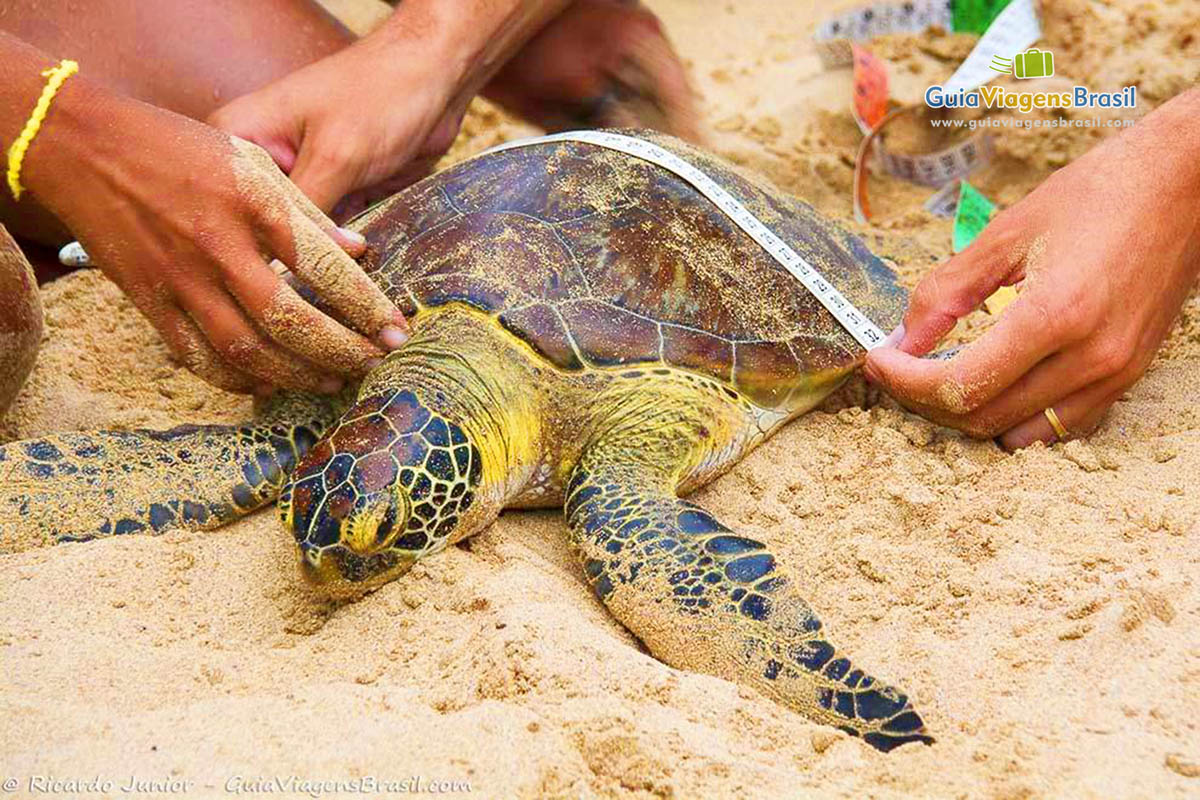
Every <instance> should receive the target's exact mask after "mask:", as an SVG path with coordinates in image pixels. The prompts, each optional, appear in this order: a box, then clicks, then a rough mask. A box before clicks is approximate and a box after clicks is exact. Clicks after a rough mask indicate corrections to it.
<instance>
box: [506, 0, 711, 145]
mask: <svg viewBox="0 0 1200 800" xmlns="http://www.w3.org/2000/svg"><path fill="white" fill-rule="evenodd" d="M484 94H485V95H486V96H487V97H488V98H490V99H492V100H494V101H496V102H498V103H500V104H501V105H503V106H504V107H505V108H507V109H509V110H510V111H512V112H513V113H515V114H519V115H520V116H522V117H524V118H525V119H528V120H530V121H531V122H534V123H536V124H538V125H541V126H542V127H544V128H546V129H547V130H552V131H553V130H567V129H571V128H587V127H609V128H611V127H636V128H647V127H648V128H655V129H656V130H661V131H664V132H666V133H671V134H674V135H675V136H679V137H681V138H684V139H691V140H695V139H696V138H697V137H698V135H699V134H698V123H697V116H698V115H697V112H696V102H695V95H694V94H693V92H692V89H691V87H690V85H689V84H688V79H687V71H686V70H685V69H684V66H683V64H682V63H681V62H680V60H679V56H678V55H677V54H676V53H675V50H674V48H673V47H672V46H671V43H670V41H668V39H667V36H666V33H665V32H664V31H663V28H662V24H661V23H660V22H659V20H658V18H657V17H656V16H655V15H654V14H653V12H651V11H650V10H649V9H647V8H645V7H644V6H642V5H641V4H640V3H638V2H636V0H634V1H633V2H630V1H629V0H574V2H573V3H571V5H570V6H568V7H567V9H566V10H565V11H563V12H562V13H561V14H560V15H559V16H557V17H555V18H554V19H553V20H552V21H551V22H550V23H549V24H548V25H546V27H545V28H544V29H543V30H542V31H541V32H539V33H538V34H537V36H535V37H534V38H533V39H531V40H530V41H529V42H528V43H527V44H526V45H525V46H524V47H523V48H522V49H521V51H520V52H519V53H517V54H516V55H515V56H513V58H512V59H511V60H510V61H509V62H508V63H507V64H505V65H504V68H503V69H501V70H500V72H498V73H497V74H496V77H495V78H493V79H492V81H491V83H489V84H488V86H487V88H486V89H485V90H484Z"/></svg>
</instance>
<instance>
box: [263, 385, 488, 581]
mask: <svg viewBox="0 0 1200 800" xmlns="http://www.w3.org/2000/svg"><path fill="white" fill-rule="evenodd" d="M480 475H481V465H480V456H479V451H478V449H477V448H476V447H475V446H474V445H473V444H472V443H471V442H470V441H469V440H468V438H467V435H466V433H465V432H464V431H463V430H462V428H460V427H459V426H458V425H456V424H454V423H453V422H451V421H450V420H447V419H446V418H445V417H443V416H441V415H439V414H437V413H436V412H434V411H432V410H431V409H429V408H428V407H426V406H425V405H424V404H423V403H422V402H421V401H420V400H419V399H418V397H417V396H416V394H414V393H413V392H412V391H410V390H407V389H405V390H400V391H396V392H394V393H392V394H387V395H384V394H372V395H370V396H367V397H364V398H360V399H359V400H358V402H357V403H356V404H355V405H354V406H352V407H351V408H350V410H349V411H347V412H346V414H345V415H344V416H343V417H342V419H341V421H340V422H339V423H338V424H337V425H335V426H334V427H333V428H332V429H330V431H329V432H328V433H326V434H325V436H324V437H323V438H322V439H321V440H320V441H318V442H317V444H316V445H315V446H313V447H312V449H310V450H309V451H308V453H307V454H306V455H305V456H304V458H303V459H302V460H301V461H300V463H299V464H298V465H297V467H296V470H295V472H293V473H292V477H291V480H290V481H289V483H288V485H287V486H285V487H284V489H283V492H282V494H281V495H280V500H279V510H280V515H281V516H282V518H283V522H284V525H286V526H287V527H288V528H289V529H290V530H291V531H292V534H293V535H294V536H295V538H296V543H297V545H299V548H300V565H301V568H302V570H303V572H304V574H305V576H306V577H307V578H308V579H309V580H311V581H312V582H314V583H318V584H321V585H323V586H326V587H328V588H329V589H331V590H333V591H335V592H336V591H339V590H349V591H356V590H362V589H368V588H372V587H374V586H378V585H379V584H382V583H385V582H387V581H389V580H391V579H393V578H396V577H398V576H399V575H401V574H403V573H404V572H405V571H407V570H408V568H409V566H411V564H412V563H413V561H415V560H416V559H417V558H418V557H420V556H422V555H424V554H425V553H428V552H431V551H434V550H437V549H440V547H442V546H443V545H444V544H446V543H447V541H449V540H452V539H451V536H452V534H453V533H454V531H455V529H456V528H457V527H458V523H459V520H460V519H461V518H462V516H463V514H464V512H466V511H467V510H468V509H469V508H470V507H471V505H472V503H473V501H474V497H475V489H476V488H477V486H478V484H479V479H480Z"/></svg>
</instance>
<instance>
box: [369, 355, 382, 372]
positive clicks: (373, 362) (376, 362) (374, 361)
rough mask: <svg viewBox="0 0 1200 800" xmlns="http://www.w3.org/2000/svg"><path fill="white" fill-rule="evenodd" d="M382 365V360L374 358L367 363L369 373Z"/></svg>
mask: <svg viewBox="0 0 1200 800" xmlns="http://www.w3.org/2000/svg"><path fill="white" fill-rule="evenodd" d="M382 363H383V359H382V358H372V359H371V360H370V361H368V362H367V371H368V372H369V371H371V370H373V369H375V368H376V367H378V366H379V365H380V364H382Z"/></svg>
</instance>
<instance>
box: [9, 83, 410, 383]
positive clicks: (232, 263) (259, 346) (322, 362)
mask: <svg viewBox="0 0 1200 800" xmlns="http://www.w3.org/2000/svg"><path fill="white" fill-rule="evenodd" d="M97 109H99V111H97ZM36 144H37V147H38V148H39V150H36V151H34V152H33V153H32V154H31V158H30V159H29V163H28V164H27V167H26V176H27V184H28V186H29V188H30V189H31V190H32V191H33V193H34V195H35V196H36V197H37V200H38V201H39V202H40V203H42V204H43V205H44V206H46V207H47V208H48V209H49V210H50V211H52V212H53V213H54V214H55V215H56V216H58V217H59V219H61V220H62V221H63V222H64V223H65V224H66V225H67V226H68V227H69V228H70V229H71V231H72V233H73V234H74V235H75V236H76V237H77V238H78V239H79V240H80V242H81V243H82V244H83V245H84V247H85V248H87V250H88V253H89V254H90V255H91V256H92V259H93V261H94V262H95V263H96V264H97V265H98V266H99V267H100V268H101V270H103V272H104V273H105V274H106V275H108V276H109V277H110V278H111V279H112V280H113V281H114V282H115V283H117V285H119V286H120V287H121V288H122V289H123V290H124V291H125V292H126V294H128V295H129V297H130V298H131V299H132V300H133V302H134V303H135V304H136V305H137V307H138V308H139V309H140V310H141V311H142V313H144V314H145V315H146V316H147V317H148V318H149V320H150V321H151V323H153V324H154V326H155V327H156V328H157V329H158V331H159V332H160V333H161V334H162V336H163V338H164V340H165V341H166V343H167V344H168V346H169V347H170V349H171V350H172V352H173V353H174V354H175V356H176V357H178V358H179V359H180V360H181V361H182V362H183V363H184V364H185V365H186V366H188V367H189V368H191V369H192V370H193V371H195V372H196V373H197V374H198V375H200V376H201V377H203V378H205V379H206V380H208V381H210V382H211V383H213V384H215V385H217V386H220V387H222V388H225V389H229V390H232V391H250V390H257V391H267V390H269V388H270V387H286V388H294V389H304V390H309V391H321V392H334V391H337V390H338V389H340V387H341V385H342V377H343V376H347V375H360V374H362V373H363V372H364V371H366V370H367V369H368V368H369V366H370V365H371V364H372V363H373V362H374V361H375V360H376V359H379V358H382V356H383V355H384V351H383V349H381V347H382V348H387V349H391V348H392V347H396V346H399V344H401V343H402V342H403V340H404V338H405V337H406V331H407V323H406V322H405V320H404V317H403V316H402V315H401V314H400V312H399V311H398V310H397V309H396V308H395V306H394V305H393V304H392V303H391V302H390V301H388V299H387V297H386V296H384V294H383V293H382V291H381V290H380V289H379V288H378V287H377V286H376V285H375V284H374V282H372V281H371V279H370V278H369V277H368V276H367V275H366V274H365V273H364V272H363V270H362V269H361V268H360V267H359V266H358V265H357V264H356V263H355V262H354V260H353V259H352V258H351V256H350V255H348V253H349V254H361V252H362V249H363V243H362V240H361V237H356V236H355V235H354V234H352V233H351V232H349V231H344V230H341V229H338V228H337V227H336V226H334V224H333V223H332V222H331V221H330V220H329V219H327V218H326V217H325V216H324V215H323V214H321V212H320V211H319V210H318V209H317V208H316V207H315V206H313V205H312V204H311V203H310V202H309V201H308V200H307V199H306V198H305V197H304V196H303V194H301V193H300V192H299V190H297V189H296V187H295V186H294V185H292V183H291V182H290V181H288V179H287V178H286V177H285V176H284V175H283V174H282V173H280V172H279V170H278V169H276V168H275V165H274V164H273V163H272V161H271V159H270V157H269V156H268V155H267V154H266V153H264V152H263V151H262V150H260V149H258V148H257V147H254V146H253V145H250V144H248V143H246V142H241V141H238V140H234V139H231V138H230V137H229V136H228V135H226V134H223V133H221V132H219V131H216V130H214V129H212V128H209V127H208V126H206V125H203V124H200V123H197V122H193V121H191V120H188V119H186V118H185V117H181V116H178V115H176V114H172V113H170V112H167V111H163V110H161V109H158V108H154V107H152V106H149V105H145V104H143V103H139V102H136V101H133V100H129V99H126V98H121V97H118V96H115V95H112V94H109V93H107V92H106V91H104V90H102V89H99V88H98V87H96V86H94V85H91V84H88V83H87V82H86V81H84V80H82V78H81V79H77V81H75V82H73V85H71V84H69V85H68V86H67V87H66V89H65V90H64V92H63V96H62V97H60V98H59V99H58V101H57V102H56V104H55V119H54V124H52V125H48V126H46V129H45V130H44V131H43V133H42V134H41V135H40V136H39V141H38V142H37V143H36ZM51 153H53V154H55V156H56V157H54V158H51V157H49V156H50V154H51ZM81 187H86V188H81ZM273 260H278V262H281V263H282V264H284V265H287V266H288V267H289V268H290V269H291V272H292V273H293V274H294V276H295V277H297V278H299V279H300V280H301V281H302V282H303V283H304V284H305V285H306V286H307V287H308V288H309V289H311V290H312V291H313V292H314V293H315V295H316V296H317V297H318V298H319V299H320V300H321V301H323V303H324V304H325V305H327V306H328V307H329V308H330V309H331V310H332V312H333V313H336V314H338V315H339V317H340V318H341V319H343V320H345V322H346V323H347V324H348V325H350V326H353V329H351V328H350V327H347V326H346V325H345V324H343V323H342V322H341V321H339V320H336V319H334V318H333V317H330V316H327V315H326V314H325V313H323V312H322V311H319V310H318V309H317V308H315V307H313V306H312V305H310V304H308V303H307V302H305V301H304V300H303V299H301V297H300V296H299V295H298V294H297V293H296V292H295V291H294V290H293V289H292V288H291V287H290V286H289V285H288V284H287V283H286V282H285V280H284V279H283V278H282V277H281V275H280V274H279V272H278V271H277V270H276V269H273V268H272V265H271V262H272V261H273ZM280 271H281V270H280ZM356 331H357V332H356ZM367 337H371V338H373V339H374V340H375V342H376V343H372V341H370V339H368V338H367ZM377 345H378V346H377Z"/></svg>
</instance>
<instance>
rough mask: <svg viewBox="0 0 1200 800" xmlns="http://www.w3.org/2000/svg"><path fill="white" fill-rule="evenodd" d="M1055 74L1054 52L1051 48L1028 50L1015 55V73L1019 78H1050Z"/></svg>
mask: <svg viewBox="0 0 1200 800" xmlns="http://www.w3.org/2000/svg"><path fill="white" fill-rule="evenodd" d="M1053 74H1054V53H1051V52H1050V51H1049V50H1038V49H1037V48H1033V49H1032V50H1026V51H1025V52H1024V53H1017V54H1016V55H1015V56H1014V57H1013V75H1015V76H1017V77H1018V78H1049V77H1050V76H1051V75H1053Z"/></svg>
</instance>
